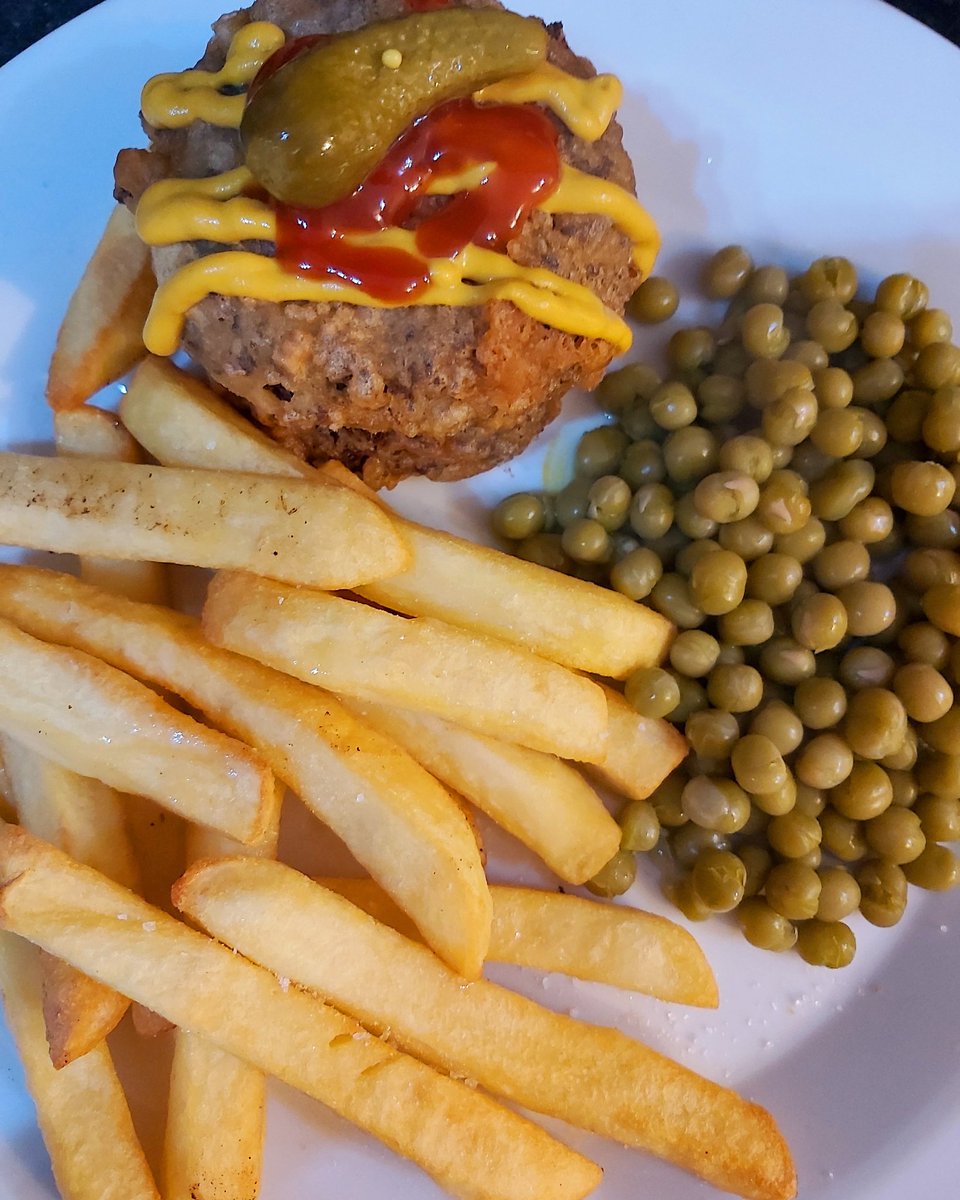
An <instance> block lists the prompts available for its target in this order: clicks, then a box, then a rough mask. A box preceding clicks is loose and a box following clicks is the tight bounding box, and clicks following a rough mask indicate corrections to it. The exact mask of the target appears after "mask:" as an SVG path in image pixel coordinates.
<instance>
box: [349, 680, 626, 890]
mask: <svg viewBox="0 0 960 1200" xmlns="http://www.w3.org/2000/svg"><path fill="white" fill-rule="evenodd" d="M348 703H349V706H350V707H352V708H353V709H354V711H355V712H357V713H358V715H359V716H361V717H362V718H363V719H364V720H365V721H368V722H369V723H370V724H371V725H373V726H374V728H376V729H379V730H380V731H381V732H382V733H385V734H386V735H387V737H390V738H393V740H394V741H396V742H399V743H400V745H401V746H403V748H404V749H405V750H407V751H408V752H409V753H410V754H412V755H413V757H414V758H415V759H416V760H417V761H418V762H419V763H421V764H422V765H423V766H424V767H426V769H427V770H428V771H430V773H431V774H433V775H436V777H437V778H438V779H440V780H441V781H442V782H443V783H445V784H446V785H447V787H449V788H453V790H454V791H456V792H459V793H460V795H462V796H464V797H466V799H467V800H469V801H470V802H471V803H472V804H475V805H476V806H477V807H478V808H479V809H481V810H482V811H483V812H485V813H486V814H487V816H488V817H490V818H491V819H492V820H494V821H496V822H497V824H498V825H500V826H501V827H502V828H503V829H506V830H507V832H508V833H511V834H513V836H514V837H515V838H517V839H518V840H519V841H521V842H522V843H523V844H524V845H525V846H528V847H529V848H530V849H531V850H533V851H534V853H535V854H538V855H539V856H540V857H541V858H542V859H543V861H544V862H545V863H546V864H547V866H548V867H550V868H551V870H553V871H555V872H556V874H557V875H559V877H560V878H561V879H565V880H567V881H568V882H569V883H583V882H584V881H585V880H587V879H590V878H592V876H594V875H595V874H596V873H597V871H599V870H600V868H601V867H602V866H604V865H605V864H606V863H608V862H609V861H610V859H611V858H613V856H614V854H616V852H617V850H618V849H619V848H620V827H619V826H618V825H617V823H616V821H614V819H613V817H611V816H610V814H609V813H608V812H607V810H606V809H605V808H604V806H603V804H602V803H601V801H600V799H599V797H598V796H597V794H596V792H594V791H593V790H592V788H590V786H589V785H588V784H587V783H586V782H585V781H584V779H583V778H582V776H581V775H580V774H579V773H578V772H577V771H576V770H575V769H574V768H573V767H571V766H569V765H568V764H566V763H563V762H560V761H559V760H558V759H556V758H554V757H553V756H552V755H549V754H541V753H540V751H538V750H528V749H527V748H526V747H525V746H514V745H511V744H510V743H508V742H501V741H497V740H496V739H494V738H490V737H485V736H484V735H483V734H480V733H473V732H471V731H470V730H468V729H462V728H461V727H460V726H457V725H452V724H451V723H450V722H449V721H444V720H443V719H442V718H440V717H435V716H432V715H431V714H430V713H422V712H414V711H413V710H412V709H409V708H397V707H395V706H394V705H389V704H377V703H375V702H374V701H371V700H356V701H350V702H348Z"/></svg>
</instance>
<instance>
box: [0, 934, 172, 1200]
mask: <svg viewBox="0 0 960 1200" xmlns="http://www.w3.org/2000/svg"><path fill="white" fill-rule="evenodd" d="M40 989H41V981H40V965H39V952H38V951H37V949H36V947H34V946H31V945H30V944H29V943H28V942H25V941H23V940H22V939H20V938H18V937H14V935H13V934H11V933H3V934H0V990H2V992H3V1004H4V1010H5V1013H6V1018H7V1025H8V1027H9V1029H10V1032H11V1033H12V1035H13V1040H14V1042H15V1043H16V1047H17V1052H18V1053H19V1055H20V1060H21V1062H22V1063H23V1071H24V1075H25V1077H26V1082H27V1088H28V1089H29V1091H30V1094H31V1096H32V1097H33V1101H34V1104H35V1105H36V1110H37V1121H38V1123H39V1125H40V1132H41V1133H42V1134H43V1140H44V1143H45V1144H46V1147H47V1152H48V1153H49V1155H50V1164H51V1166H52V1168H53V1175H54V1179H55V1180H56V1182H57V1187H58V1189H59V1191H60V1195H61V1197H62V1200H160V1194H159V1192H158V1191H157V1189H156V1186H155V1184H154V1182H153V1178H152V1176H151V1174H150V1168H149V1167H148V1166H147V1161H146V1159H145V1158H144V1155H143V1150H142V1149H141V1147H140V1143H139V1142H138V1141H137V1135H136V1133H135V1132H134V1128H133V1121H132V1120H131V1118H130V1110H129V1109H128V1108H127V1101H126V1099H125V1097H124V1094H123V1089H122V1088H121V1086H120V1081H119V1079H118V1078H117V1075H116V1072H115V1071H114V1069H113V1062H112V1060H111V1058H110V1051H109V1050H108V1049H107V1047H106V1044H105V1043H102V1042H101V1043H100V1045H98V1046H96V1047H94V1049H92V1050H91V1051H90V1053H89V1054H85V1055H84V1056H83V1058H79V1059H77V1060H76V1061H75V1062H72V1063H70V1064H69V1066H66V1067H64V1068H63V1070H61V1071H57V1070H55V1069H54V1067H53V1065H52V1064H51V1062H50V1054H49V1051H48V1049H47V1041H46V1035H45V1031H44V1021H43V1008H42V1003H41V998H40Z"/></svg>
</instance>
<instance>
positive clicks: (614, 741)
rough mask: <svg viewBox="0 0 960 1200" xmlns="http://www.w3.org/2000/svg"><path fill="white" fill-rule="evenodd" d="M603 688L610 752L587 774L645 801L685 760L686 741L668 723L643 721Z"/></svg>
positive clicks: (617, 693) (631, 709)
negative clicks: (605, 700)
mask: <svg viewBox="0 0 960 1200" xmlns="http://www.w3.org/2000/svg"><path fill="white" fill-rule="evenodd" d="M601 686H602V687H603V692H604V695H605V696H606V698H607V714H608V720H609V734H608V737H607V748H606V754H605V755H604V757H603V760H602V761H601V762H596V763H590V764H589V765H588V767H587V771H588V773H589V774H591V775H593V776H595V777H596V778H597V779H598V780H600V782H601V783H604V784H606V785H607V786H608V787H611V788H613V789H614V790H615V791H618V792H620V794H621V795H623V796H629V797H630V798H631V799H633V800H646V798H647V797H648V796H649V795H650V794H651V793H652V792H654V791H655V790H656V789H657V788H658V787H659V786H660V784H661V783H663V781H664V780H665V779H666V777H667V776H668V775H669V774H670V772H671V771H673V770H674V769H675V768H676V767H678V766H679V765H680V764H681V763H682V762H683V760H684V759H685V758H686V756H687V751H688V749H689V747H688V746H687V742H686V739H685V738H684V736H683V734H682V733H681V732H680V731H679V730H678V729H677V728H676V727H675V726H673V725H671V724H670V722H669V721H658V720H655V719H653V718H651V717H642V716H641V715H640V714H639V713H638V712H637V711H636V710H635V709H633V708H631V707H630V705H629V704H628V703H627V702H626V700H624V698H623V696H622V695H621V694H620V693H619V692H617V691H615V690H614V689H613V688H611V687H607V686H606V684H602V685H601Z"/></svg>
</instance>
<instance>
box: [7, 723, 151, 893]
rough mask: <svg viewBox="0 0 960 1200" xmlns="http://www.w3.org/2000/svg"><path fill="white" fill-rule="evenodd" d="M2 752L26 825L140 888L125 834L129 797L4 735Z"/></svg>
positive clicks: (112, 876)
mask: <svg viewBox="0 0 960 1200" xmlns="http://www.w3.org/2000/svg"><path fill="white" fill-rule="evenodd" d="M0 752H2V754H3V761H4V763H5V765H6V768H7V772H8V775H9V779H10V791H11V796H12V798H13V801H14V805H15V806H16V810H17V815H18V817H19V822H20V824H21V825H23V826H24V827H25V828H27V829H29V830H30V832H31V833H35V834H36V835H37V837H39V838H42V839H43V840H44V841H46V842H52V843H53V845H55V846H57V847H59V849H61V850H63V851H64V853H65V854H69V855H70V857H71V858H75V859H77V861H78V862H82V863H85V864H86V865H87V866H88V867H93V868H94V870H96V871H101V872H102V873H103V874H104V875H106V876H107V877H108V878H110V879H113V880H115V881H116V882H117V883H120V884H122V885H123V886H124V887H128V888H134V889H136V888H137V887H138V885H139V871H138V869H137V864H136V860H135V859H134V857H133V852H132V850H131V848H130V843H129V841H128V840H127V837H126V820H125V814H124V805H125V801H126V797H124V796H120V795H119V794H118V793H117V792H115V791H114V790H113V789H112V788H110V787H108V786H107V785H106V784H105V783H101V782H100V781H99V780H98V779H93V778H91V777H89V776H85V775H77V774H76V773H75V772H73V771H70V770H67V769H66V768H65V767H62V766H60V764H59V763H55V762H51V761H50V760H49V759H45V758H44V757H43V756H42V755H40V754H37V753H36V751H34V750H30V749H28V748H27V747H26V746H24V745H22V744H21V743H20V742H18V741H16V740H15V739H14V738H10V737H6V736H4V735H2V734H0Z"/></svg>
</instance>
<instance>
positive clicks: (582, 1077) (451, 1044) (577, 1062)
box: [173, 858, 796, 1200]
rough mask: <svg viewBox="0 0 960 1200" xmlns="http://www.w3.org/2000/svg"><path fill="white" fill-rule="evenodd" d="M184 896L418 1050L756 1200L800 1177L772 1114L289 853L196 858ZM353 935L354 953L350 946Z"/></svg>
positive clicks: (274, 963) (232, 936) (188, 905)
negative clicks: (540, 1000)
mask: <svg viewBox="0 0 960 1200" xmlns="http://www.w3.org/2000/svg"><path fill="white" fill-rule="evenodd" d="M173 898H174V902H175V904H176V905H177V907H178V908H179V909H180V910H181V911H182V912H184V913H186V914H188V915H189V916H190V917H192V918H193V919H194V920H196V921H198V922H199V923H200V924H201V925H202V926H203V927H204V928H205V929H207V930H208V931H209V932H210V933H212V934H214V936H216V937H218V938H220V939H221V940H223V941H225V942H227V943H228V945H232V946H233V947H234V948H235V949H236V950H238V951H239V952H240V953H241V954H244V955H246V957H247V958H251V959H253V960H254V961H255V962H259V963H261V964H263V965H264V966H267V967H269V968H270V969H271V970H273V971H276V972H278V973H279V974H283V975H285V976H289V977H290V978H291V979H295V980H296V981H297V982H298V983H300V984H302V985H303V986H305V987H308V988H311V989H313V990H315V991H316V992H317V993H318V994H319V995H321V996H323V997H324V998H325V999H326V1000H328V1001H329V1002H330V1003H331V1004H335V1005H336V1006H337V1007H338V1008H340V1009H342V1010H343V1011H344V1012H348V1013H350V1014H351V1015H352V1016H354V1017H356V1019H357V1020H359V1021H361V1022H362V1023H363V1024H364V1025H365V1026H367V1027H368V1028H370V1029H371V1030H374V1031H376V1032H384V1031H386V1030H389V1031H390V1037H391V1038H392V1039H393V1040H394V1041H395V1042H396V1043H397V1044H398V1045H399V1046H401V1047H403V1048H405V1049H406V1050H407V1051H408V1052H409V1053H415V1054H417V1055H419V1056H420V1057H421V1058H423V1059H424V1061H426V1062H429V1063H430V1064H431V1065H433V1066H435V1067H437V1068H438V1069H439V1070H443V1071H455V1072H459V1073H460V1074H463V1075H467V1076H469V1077H470V1078H472V1079H476V1080H477V1082H478V1083H479V1084H480V1085H481V1086H482V1087H485V1088H487V1090H489V1091H491V1092H494V1093H496V1094H498V1095H501V1096H504V1097H506V1098H507V1099H509V1100H511V1101H513V1102H515V1103H517V1104H521V1105H523V1106H524V1107H525V1108H529V1109H532V1110H533V1111H534V1112H541V1113H545V1114H547V1115H549V1116H553V1117H559V1118H560V1119H561V1120H564V1121H568V1122H570V1123H571V1124H573V1125H577V1126H580V1127H581V1128H583V1129H589V1130H591V1131H592V1132H593V1133H599V1134H601V1135H603V1136H605V1137H609V1138H613V1139H614V1140H616V1141H618V1142H621V1143H623V1144H625V1145H628V1146H635V1147H637V1148H639V1149H644V1150H650V1151H652V1152H653V1153H654V1154H657V1155H659V1156H660V1157H662V1158H666V1159H667V1160H668V1161H670V1162H673V1163H675V1164H676V1165H677V1166H681V1167H685V1168H686V1169H687V1170H689V1171H693V1172H694V1173H696V1174H698V1175H699V1176H700V1177H701V1178H703V1179H705V1180H707V1181H708V1182H710V1183H713V1184H715V1185H716V1186H718V1187H720V1188H723V1189H724V1190H725V1191H732V1192H736V1193H738V1194H739V1195H741V1196H744V1197H749V1198H750V1200H789V1198H790V1197H792V1196H793V1195H794V1194H795V1192H796V1175H795V1171H794V1167H793V1163H792V1161H791V1159H790V1154H789V1151H788V1149H787V1147H786V1144H785V1143H784V1141H783V1139H782V1137H781V1136H780V1133H779V1131H778V1130H777V1127H776V1125H775V1124H774V1121H773V1119H772V1117H771V1116H770V1114H769V1113H767V1112H765V1111H764V1110H763V1109H762V1108H759V1107H758V1106H756V1105H754V1104H750V1103H748V1102H747V1101H745V1100H743V1099H741V1097H739V1096H738V1095H737V1094H736V1093H735V1092H732V1091H730V1090H729V1089H727V1088H723V1087H720V1086H719V1085H718V1084H715V1083H712V1082H710V1081H709V1080H707V1079H704V1078H702V1077H701V1076H699V1075H696V1074H695V1073H694V1072H693V1071H690V1070H688V1069H687V1068H685V1067H682V1066H680V1065H679V1064H678V1063H675V1062H673V1061H672V1060H671V1059H669V1058H666V1057H664V1056H663V1055H661V1054H658V1053H656V1052H655V1051H653V1050H650V1049H649V1048H648V1047H646V1046H643V1045H641V1044H640V1043H639V1042H634V1041H632V1040H631V1039H630V1038H628V1037H626V1036H625V1035H624V1034H622V1033H620V1032H619V1031H618V1030H615V1029H606V1028H600V1027H598V1026H593V1025H585V1024H583V1023H581V1022H579V1021H575V1020H573V1019H571V1018H570V1017H566V1016H561V1015H558V1014H556V1013H553V1012H550V1011H549V1010H548V1009H544V1008H541V1007H539V1006H538V1005H536V1004H534V1003H533V1002H532V1001H531V1000H527V999H526V998H525V997H523V996H520V995H518V994H516V993H514V992H510V991H507V990H506V989H505V988H501V987H497V986H496V985H495V984H492V983H487V982H486V981H485V980H482V979H481V980H478V981H477V982H475V983H473V984H472V985H471V986H470V987H464V981H463V980H462V979H461V978H459V977H458V976H457V975H456V974H454V973H453V972H452V971H450V970H449V968H447V967H445V966H444V965H443V963H441V962H440V960H439V959H437V958H435V957H434V955H432V954H431V953H430V951H429V950H427V949H426V947H424V946H418V945H416V943H414V942H411V941H409V940H408V939H407V938H404V937H402V936H401V935H400V934H398V933H395V932H394V931H393V930H392V929H389V928H388V927H387V926H385V925H380V924H379V923H378V922H377V921H375V920H373V918H371V917H368V916H367V914H366V913H363V912H361V911H360V909H358V908H356V907H355V906H354V905H352V904H350V903H349V902H348V901H346V900H344V899H343V898H342V897H340V896H337V895H335V894H334V893H333V892H329V891H327V890H326V889H325V888H322V887H320V886H319V885H318V884H316V883H313V882H312V881H311V880H309V879H307V878H306V876H303V875H300V874H298V873H297V872H296V871H293V870H291V869H290V868H289V867H285V866H282V865H281V864H279V863H271V862H264V861H254V860H252V859H239V858H238V859H232V860H222V861H220V862H211V863H207V864H201V865H198V866H195V867H193V868H191V869H190V870H188V871H187V873H186V875H184V877H183V878H182V879H181V880H180V881H179V882H178V883H177V884H176V885H175V887H174V893H173ZM344 947H349V953H345V952H344Z"/></svg>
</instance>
